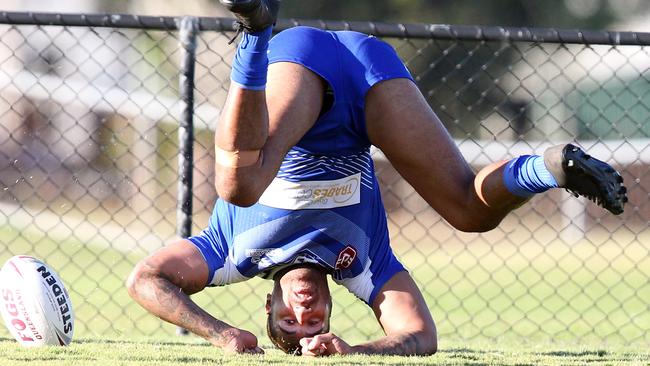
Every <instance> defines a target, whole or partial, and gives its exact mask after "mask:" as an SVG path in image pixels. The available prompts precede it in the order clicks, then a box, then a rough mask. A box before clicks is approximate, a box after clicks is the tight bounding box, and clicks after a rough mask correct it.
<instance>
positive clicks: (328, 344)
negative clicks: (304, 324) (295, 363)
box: [300, 333, 352, 356]
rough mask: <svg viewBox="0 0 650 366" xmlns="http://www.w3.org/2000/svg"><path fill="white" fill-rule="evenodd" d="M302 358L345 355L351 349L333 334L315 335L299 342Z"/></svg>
mask: <svg viewBox="0 0 650 366" xmlns="http://www.w3.org/2000/svg"><path fill="white" fill-rule="evenodd" d="M300 346H301V347H302V355H303V356H329V355H336V354H339V355H347V354H350V353H352V347H351V346H350V345H349V344H347V343H345V341H344V340H342V339H341V338H339V337H337V336H336V335H334V333H324V334H317V335H315V336H313V337H311V338H302V339H301V340H300Z"/></svg>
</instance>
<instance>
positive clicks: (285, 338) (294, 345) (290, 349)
mask: <svg viewBox="0 0 650 366" xmlns="http://www.w3.org/2000/svg"><path fill="white" fill-rule="evenodd" d="M272 318H273V316H272V313H269V314H268V316H267V317H266V334H267V335H268V336H269V339H270V340H271V343H273V344H274V345H275V346H276V347H278V348H279V349H281V350H282V351H283V352H284V353H287V354H293V355H296V356H300V355H301V354H302V352H301V349H302V347H300V339H298V337H296V336H293V335H286V334H282V331H281V330H280V329H278V328H279V327H278V326H277V325H275V324H273V320H272Z"/></svg>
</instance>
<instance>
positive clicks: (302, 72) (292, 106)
mask: <svg viewBox="0 0 650 366" xmlns="http://www.w3.org/2000/svg"><path fill="white" fill-rule="evenodd" d="M324 93H325V83H324V81H323V79H322V78H321V77H320V76H318V75H317V74H316V73H314V72H312V71H311V70H309V69H308V68H306V67H305V66H303V65H300V64H297V63H292V62H276V63H273V64H271V65H269V71H268V81H267V86H266V100H267V102H266V103H267V107H268V111H269V140H268V143H269V144H270V145H271V146H272V147H275V148H277V149H278V154H277V156H276V159H278V160H281V159H282V158H284V155H285V154H286V152H287V151H289V149H290V148H291V147H293V146H294V145H295V144H296V143H298V141H300V139H301V138H302V137H303V136H304V135H305V133H307V131H309V129H310V128H311V127H312V126H313V125H314V123H315V122H316V120H317V119H318V116H319V114H320V111H321V107H322V105H323V96H324ZM265 152H266V151H265Z"/></svg>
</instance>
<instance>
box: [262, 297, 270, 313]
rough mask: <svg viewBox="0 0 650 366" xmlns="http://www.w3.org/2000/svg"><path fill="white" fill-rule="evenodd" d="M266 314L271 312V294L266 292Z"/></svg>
mask: <svg viewBox="0 0 650 366" xmlns="http://www.w3.org/2000/svg"><path fill="white" fill-rule="evenodd" d="M264 307H265V309H266V314H271V294H266V305H265V306H264Z"/></svg>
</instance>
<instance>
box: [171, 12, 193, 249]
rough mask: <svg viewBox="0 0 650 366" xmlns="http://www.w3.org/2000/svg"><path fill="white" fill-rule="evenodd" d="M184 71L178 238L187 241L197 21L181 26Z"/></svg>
mask: <svg viewBox="0 0 650 366" xmlns="http://www.w3.org/2000/svg"><path fill="white" fill-rule="evenodd" d="M179 30H180V44H181V69H180V72H179V84H180V87H179V94H180V109H181V113H180V121H179V128H178V147H179V154H178V174H179V178H180V179H179V181H178V210H177V213H176V217H177V234H178V235H179V236H180V237H183V238H186V237H188V236H190V235H191V230H192V181H193V180H192V172H193V168H194V164H193V158H194V149H193V144H194V124H193V122H194V121H193V119H194V68H195V63H196V35H197V33H198V18H196V17H183V18H181V20H180V24H179Z"/></svg>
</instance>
